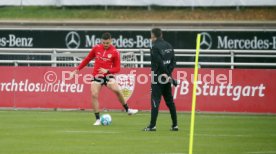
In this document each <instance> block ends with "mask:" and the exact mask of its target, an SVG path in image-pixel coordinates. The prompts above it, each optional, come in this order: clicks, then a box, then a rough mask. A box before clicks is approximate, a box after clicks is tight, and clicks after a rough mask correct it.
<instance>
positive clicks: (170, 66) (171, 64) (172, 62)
mask: <svg viewBox="0 0 276 154" xmlns="http://www.w3.org/2000/svg"><path fill="white" fill-rule="evenodd" d="M171 54H172V58H171V63H170V64H169V66H168V73H169V74H168V75H171V74H172V72H173V69H174V68H175V66H176V60H175V56H174V50H172V53H171Z"/></svg>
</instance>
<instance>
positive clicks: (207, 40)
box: [200, 32, 212, 50]
mask: <svg viewBox="0 0 276 154" xmlns="http://www.w3.org/2000/svg"><path fill="white" fill-rule="evenodd" d="M200 34H201V42H200V48H201V49H206V50H208V49H211V47H212V37H211V35H210V34H209V33H206V32H203V33H200Z"/></svg>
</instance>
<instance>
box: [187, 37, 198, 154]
mask: <svg viewBox="0 0 276 154" xmlns="http://www.w3.org/2000/svg"><path fill="white" fill-rule="evenodd" d="M200 38H201V35H200V34H197V41H196V56H195V70H194V86H193V98H192V111H191V128H190V145H189V154H193V143H194V127H195V107H196V87H197V76H198V56H199V50H200Z"/></svg>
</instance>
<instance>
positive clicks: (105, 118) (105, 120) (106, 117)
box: [100, 114, 112, 126]
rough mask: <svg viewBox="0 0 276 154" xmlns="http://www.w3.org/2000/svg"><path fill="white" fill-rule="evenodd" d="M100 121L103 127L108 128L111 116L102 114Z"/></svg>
mask: <svg viewBox="0 0 276 154" xmlns="http://www.w3.org/2000/svg"><path fill="white" fill-rule="evenodd" d="M100 120H101V124H102V125H103V126H108V125H110V124H111V122H112V119H111V116H110V115H109V114H103V115H102V116H101V119H100Z"/></svg>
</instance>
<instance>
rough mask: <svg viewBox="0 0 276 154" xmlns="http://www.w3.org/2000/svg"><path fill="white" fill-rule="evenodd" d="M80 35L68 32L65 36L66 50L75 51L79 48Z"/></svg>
mask: <svg viewBox="0 0 276 154" xmlns="http://www.w3.org/2000/svg"><path fill="white" fill-rule="evenodd" d="M80 42H81V41H80V35H79V34H78V33H77V32H69V33H68V34H67V35H66V38H65V43H66V46H67V48H70V49H77V48H79V46H80Z"/></svg>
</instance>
